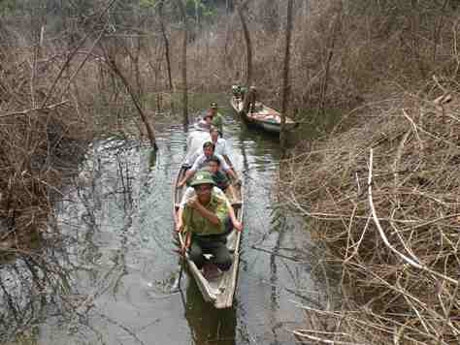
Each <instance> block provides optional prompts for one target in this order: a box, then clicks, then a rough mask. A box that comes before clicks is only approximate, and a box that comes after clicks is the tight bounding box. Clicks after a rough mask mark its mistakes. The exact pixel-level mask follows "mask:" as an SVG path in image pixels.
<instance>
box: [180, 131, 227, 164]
mask: <svg viewBox="0 0 460 345" xmlns="http://www.w3.org/2000/svg"><path fill="white" fill-rule="evenodd" d="M209 139H210V140H209ZM206 141H211V142H212V143H213V144H214V154H215V155H221V156H222V157H224V159H225V161H226V162H229V161H230V149H229V147H228V145H227V141H226V140H225V139H224V138H220V137H219V131H218V130H217V128H216V127H214V126H211V129H210V130H209V138H208V140H206ZM206 141H205V142H206ZM187 147H189V146H187ZM202 153H203V150H202V148H201V147H200V148H199V149H197V150H195V152H193V153H192V154H191V155H189V156H188V157H187V158H186V159H185V161H184V163H183V164H182V166H184V167H187V168H190V167H191V166H192V165H193V163H194V162H195V160H196V159H197V158H198V156H199V155H201V154H202Z"/></svg>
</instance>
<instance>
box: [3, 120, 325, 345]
mask: <svg viewBox="0 0 460 345" xmlns="http://www.w3.org/2000/svg"><path fill="white" fill-rule="evenodd" d="M225 137H226V139H227V140H228V143H229V145H231V147H232V149H233V163H234V165H235V167H236V168H237V170H239V171H241V172H242V178H243V179H244V182H245V189H246V190H245V192H246V194H245V200H244V202H245V214H244V227H245V230H244V233H243V242H242V255H241V265H240V274H239V281H238V285H239V286H238V290H237V293H236V297H235V303H234V307H233V308H231V309H228V310H223V311H219V310H215V309H214V308H213V307H212V306H211V305H209V304H207V303H205V302H203V299H202V296H201V295H200V293H199V291H198V289H197V287H196V285H195V283H194V281H193V279H190V278H188V277H186V274H184V276H183V278H182V279H181V286H182V289H183V290H185V295H184V296H183V295H182V294H181V293H179V292H175V293H171V288H172V287H173V285H174V284H175V283H174V282H176V281H177V280H178V276H177V275H178V274H179V272H178V265H177V255H176V254H175V253H174V251H173V250H174V249H175V245H174V243H173V241H172V236H171V232H172V230H173V215H172V181H173V180H174V177H175V174H176V172H177V170H178V169H179V167H180V165H181V162H182V159H183V157H184V155H185V145H186V138H187V133H184V131H183V130H182V128H181V126H170V127H168V128H165V129H164V130H163V132H162V134H161V135H160V136H159V137H158V145H159V147H160V151H159V153H158V155H157V156H156V157H154V158H152V156H151V150H150V148H149V147H148V146H144V145H143V144H142V143H139V142H136V141H129V140H120V139H116V138H113V139H108V140H104V141H98V142H94V143H93V144H92V146H90V148H89V150H88V153H87V156H86V159H85V161H84V162H83V163H82V165H81V167H80V175H79V179H78V181H76V186H68V187H67V188H66V189H65V190H64V191H63V193H64V198H63V199H62V201H61V202H60V203H59V204H58V205H57V206H56V216H57V219H58V226H59V227H60V229H61V233H62V235H63V237H62V241H61V243H60V244H59V246H57V247H56V249H53V248H52V247H50V248H49V249H47V252H46V253H44V252H42V253H40V254H39V255H37V257H34V260H38V258H40V260H45V259H46V260H48V261H50V262H51V263H47V264H46V265H44V266H43V267H44V268H42V269H35V268H31V267H34V266H33V265H31V262H32V261H31V259H29V258H27V260H26V259H24V258H19V259H17V260H16V261H14V262H13V263H9V264H3V265H2V267H1V268H0V297H1V298H2V300H1V301H0V302H1V303H2V304H1V305H0V314H1V315H0V316H2V320H3V323H2V324H1V325H0V331H3V330H6V331H7V333H3V332H1V333H2V336H3V335H4V334H6V335H5V336H4V337H3V338H0V339H2V340H9V341H10V342H11V344H22V343H24V342H22V341H20V339H18V338H17V337H16V340H17V341H16V342H14V340H15V334H16V333H18V332H20V331H22V330H26V329H33V331H31V332H28V333H27V334H28V336H29V338H28V339H29V340H31V341H32V340H34V339H35V340H36V341H38V342H39V343H40V344H47V345H50V344H68V343H82V344H83V343H84V344H94V345H99V344H101V345H102V344H118V343H122V344H127V345H128V344H149V345H155V344H200V345H201V344H250V345H252V344H283V345H284V344H287V345H289V344H295V339H294V338H293V336H292V334H291V333H290V332H289V329H293V328H295V327H297V326H299V327H301V326H302V325H303V323H304V320H303V317H304V316H303V312H302V310H301V309H300V308H296V307H295V304H294V302H293V300H296V301H299V297H300V298H302V300H301V301H302V302H305V303H310V302H311V303H320V302H321V288H322V287H321V286H319V287H318V286H317V285H316V282H315V281H314V277H313V276H312V274H311V271H312V268H311V266H312V265H311V257H309V255H308V252H309V251H310V248H311V247H312V245H311V241H310V239H309V237H308V235H307V233H306V232H305V230H304V223H303V222H302V220H299V219H297V218H295V217H291V216H289V215H286V214H285V212H283V211H282V210H279V209H278V208H277V207H276V202H275V197H274V195H273V189H274V186H275V182H274V180H275V176H276V171H277V169H278V161H279V157H280V151H279V148H278V142H277V140H272V139H267V137H266V136H264V135H262V134H261V133H258V132H253V131H248V130H247V129H245V128H241V126H240V124H239V123H238V122H236V121H233V119H231V118H230V117H227V126H226V128H225ZM53 265H54V266H53ZM6 281H9V283H8V284H6V283H5V282H6ZM47 281H49V283H52V284H48V285H46V284H45V282H47ZM318 301H319V302H318ZM315 306H316V305H315ZM5 320H6V321H7V322H5ZM31 325H34V327H30V326H31ZM29 343H33V342H29Z"/></svg>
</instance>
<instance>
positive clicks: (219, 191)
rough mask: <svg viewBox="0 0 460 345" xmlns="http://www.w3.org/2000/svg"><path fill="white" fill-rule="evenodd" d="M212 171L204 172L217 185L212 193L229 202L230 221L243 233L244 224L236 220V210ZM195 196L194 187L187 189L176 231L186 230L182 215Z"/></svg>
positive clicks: (179, 206)
mask: <svg viewBox="0 0 460 345" xmlns="http://www.w3.org/2000/svg"><path fill="white" fill-rule="evenodd" d="M212 169H213V168H211V167H207V169H206V170H204V171H208V172H209V173H210V174H211V176H212V179H213V181H214V183H215V184H216V185H215V186H214V187H213V188H212V192H213V194H215V195H217V196H219V197H221V198H223V199H224V200H225V201H226V202H227V207H228V215H229V217H230V221H231V222H232V225H233V227H234V228H235V229H236V230H238V231H241V230H243V224H242V223H241V222H240V221H239V220H238V219H237V218H236V214H235V210H234V208H233V206H232V204H231V203H230V201H229V200H228V198H227V196H226V195H225V193H224V190H223V189H221V188H220V187H219V185H218V184H217V182H216V177H215V176H214V175H213V174H212V172H211V170H212ZM195 196H196V192H195V189H194V188H193V187H187V189H186V190H185V192H184V194H183V195H182V199H181V201H180V204H179V205H178V210H177V213H176V219H175V221H176V225H175V229H176V231H177V232H181V231H182V230H183V228H184V223H183V221H182V214H183V212H184V207H185V205H186V204H187V202H188V201H189V200H190V199H192V198H193V197H195Z"/></svg>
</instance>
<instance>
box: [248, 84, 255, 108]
mask: <svg viewBox="0 0 460 345" xmlns="http://www.w3.org/2000/svg"><path fill="white" fill-rule="evenodd" d="M256 99H257V90H256V87H255V86H251V87H250V88H249V92H248V107H249V112H251V113H253V112H255V111H256Z"/></svg>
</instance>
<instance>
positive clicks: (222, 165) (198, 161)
mask: <svg viewBox="0 0 460 345" xmlns="http://www.w3.org/2000/svg"><path fill="white" fill-rule="evenodd" d="M213 156H214V157H216V158H217V159H218V160H219V161H220V168H221V169H222V170H223V171H229V170H230V167H229V166H228V164H227V162H225V159H224V157H222V156H221V155H218V154H216V153H214V154H213ZM207 160H208V157H206V155H205V154H204V153H202V154H200V155H199V156H198V158H197V159H195V162H194V163H193V165H192V167H191V168H190V170H191V171H194V172H195V171H197V170H199V169H201V168H202V167H203V166H204V165H205V164H206V162H207Z"/></svg>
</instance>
